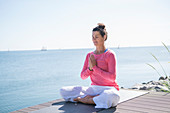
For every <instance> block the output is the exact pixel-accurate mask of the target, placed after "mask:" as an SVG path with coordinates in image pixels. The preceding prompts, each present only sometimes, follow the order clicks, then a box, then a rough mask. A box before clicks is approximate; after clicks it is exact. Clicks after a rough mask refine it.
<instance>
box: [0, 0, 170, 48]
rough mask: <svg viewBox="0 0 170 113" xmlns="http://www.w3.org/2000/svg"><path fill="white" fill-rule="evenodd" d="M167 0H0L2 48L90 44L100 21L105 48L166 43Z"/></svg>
mask: <svg viewBox="0 0 170 113" xmlns="http://www.w3.org/2000/svg"><path fill="white" fill-rule="evenodd" d="M169 6H170V1H169V0H0V51H1V50H2V51H4V50H8V49H10V50H37V49H41V48H42V46H45V47H47V49H58V48H63V49H67V48H68V49H69V48H93V47H94V45H93V43H92V41H91V38H92V29H93V28H94V27H95V26H96V25H97V23H99V22H101V23H104V24H105V25H106V30H107V31H108V40H107V41H106V46H107V47H117V46H118V45H120V46H122V47H132V46H159V45H162V44H161V42H164V43H165V44H167V45H170V7H169Z"/></svg>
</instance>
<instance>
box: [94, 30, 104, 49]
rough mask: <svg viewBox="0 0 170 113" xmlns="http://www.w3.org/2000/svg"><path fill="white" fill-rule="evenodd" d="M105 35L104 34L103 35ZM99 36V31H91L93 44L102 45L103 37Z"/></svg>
mask: <svg viewBox="0 0 170 113" xmlns="http://www.w3.org/2000/svg"><path fill="white" fill-rule="evenodd" d="M104 37H105V36H104ZM104 37H102V36H101V34H100V32H99V31H93V34H92V40H93V43H94V45H95V46H103V45H104V41H105V38H104Z"/></svg>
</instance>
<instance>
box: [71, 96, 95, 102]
mask: <svg viewBox="0 0 170 113" xmlns="http://www.w3.org/2000/svg"><path fill="white" fill-rule="evenodd" d="M96 96H98V95H96ZM93 97H95V96H90V95H87V96H85V97H84V98H81V97H77V98H75V99H74V101H77V102H82V103H84V104H95V103H94V101H93Z"/></svg>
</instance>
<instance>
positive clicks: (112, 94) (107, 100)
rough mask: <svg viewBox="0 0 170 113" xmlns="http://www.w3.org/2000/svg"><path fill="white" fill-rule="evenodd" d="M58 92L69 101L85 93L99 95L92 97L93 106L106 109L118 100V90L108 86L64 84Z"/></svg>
mask: <svg viewBox="0 0 170 113" xmlns="http://www.w3.org/2000/svg"><path fill="white" fill-rule="evenodd" d="M60 94H61V96H62V97H63V98H64V99H65V100H66V101H71V102H75V101H74V100H73V99H74V98H77V97H81V98H83V97H85V96H87V95H91V96H95V95H99V96H96V97H94V98H93V101H94V103H95V104H96V106H95V108H106V109H107V108H110V107H114V106H116V105H117V104H118V102H119V100H120V94H119V91H118V90H117V89H116V88H114V87H108V86H95V85H91V86H90V87H83V86H66V87H62V88H61V89H60Z"/></svg>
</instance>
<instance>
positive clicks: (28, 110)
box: [18, 108, 37, 113]
mask: <svg viewBox="0 0 170 113" xmlns="http://www.w3.org/2000/svg"><path fill="white" fill-rule="evenodd" d="M35 110H37V109H33V108H24V109H20V110H18V111H21V112H26V113H27V112H31V111H35Z"/></svg>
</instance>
